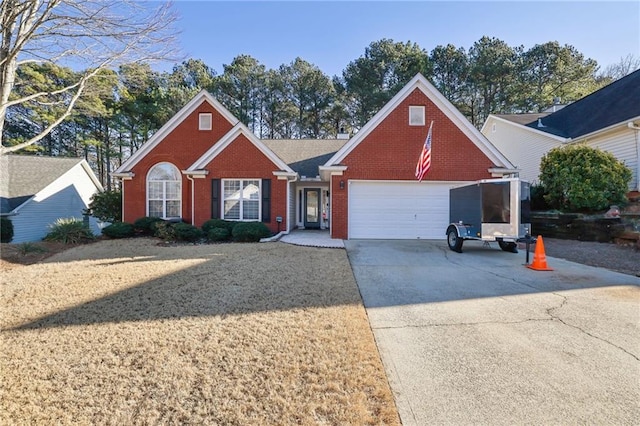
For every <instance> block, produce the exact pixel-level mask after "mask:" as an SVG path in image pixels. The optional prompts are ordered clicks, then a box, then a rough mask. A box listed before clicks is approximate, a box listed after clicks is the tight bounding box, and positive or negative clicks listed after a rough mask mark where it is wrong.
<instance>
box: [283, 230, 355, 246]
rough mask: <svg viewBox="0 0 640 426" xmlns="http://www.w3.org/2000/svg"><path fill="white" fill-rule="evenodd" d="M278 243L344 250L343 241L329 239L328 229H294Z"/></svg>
mask: <svg viewBox="0 0 640 426" xmlns="http://www.w3.org/2000/svg"><path fill="white" fill-rule="evenodd" d="M280 241H282V242H283V243H287V244H295V245H298V246H309V247H328V248H344V242H343V240H339V239H333V238H331V234H330V233H329V230H328V229H326V230H325V229H321V230H319V229H294V230H293V231H291V232H290V233H288V234H287V235H283V236H282V237H281V238H280Z"/></svg>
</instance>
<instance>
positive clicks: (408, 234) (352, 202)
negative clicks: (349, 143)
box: [349, 181, 454, 239]
mask: <svg viewBox="0 0 640 426" xmlns="http://www.w3.org/2000/svg"><path fill="white" fill-rule="evenodd" d="M451 186H454V185H453V183H442V182H441V183H430V182H397V181H396V182H380V181H378V182H374V181H350V182H349V238H379V239H416V238H422V239H444V238H445V235H444V233H445V230H446V227H447V225H448V223H449V188H450V187H451Z"/></svg>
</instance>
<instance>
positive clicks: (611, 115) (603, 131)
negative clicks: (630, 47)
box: [481, 70, 640, 190]
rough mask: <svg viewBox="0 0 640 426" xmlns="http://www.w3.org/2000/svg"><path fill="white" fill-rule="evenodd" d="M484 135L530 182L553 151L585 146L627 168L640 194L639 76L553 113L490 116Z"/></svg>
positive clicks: (639, 73) (631, 182)
mask: <svg viewBox="0 0 640 426" xmlns="http://www.w3.org/2000/svg"><path fill="white" fill-rule="evenodd" d="M481 132H482V134H483V135H485V136H486V137H487V139H489V140H490V141H491V143H492V144H493V145H494V146H495V147H496V148H498V149H499V150H500V151H501V152H502V153H503V154H504V155H505V156H506V157H507V158H508V159H509V160H510V161H511V162H512V163H513V164H514V166H516V167H518V168H519V169H521V172H520V177H522V178H523V179H526V180H528V181H530V182H537V181H538V176H539V175H540V160H541V159H542V156H543V155H544V154H546V153H547V152H548V151H549V150H550V149H552V148H555V147H559V146H562V145H568V144H586V145H588V146H591V147H593V148H599V149H601V150H603V151H607V152H610V153H612V154H613V155H614V156H615V157H616V158H617V159H618V160H620V161H622V162H624V164H625V165H626V166H627V167H629V168H630V169H631V171H632V172H633V178H632V179H631V181H630V182H629V189H630V190H640V70H638V71H635V72H633V73H631V74H629V75H627V76H626V77H623V78H621V79H619V80H617V81H615V82H613V83H611V84H609V85H608V86H606V87H603V88H602V89H600V90H598V91H596V92H594V93H592V94H590V95H588V96H586V97H584V98H582V99H580V100H578V101H576V102H574V103H572V104H570V105H568V106H566V107H564V108H562V109H560V110H558V111H556V112H553V113H541V114H492V115H489V117H488V118H487V120H486V121H485V123H484V125H483V126H482V130H481Z"/></svg>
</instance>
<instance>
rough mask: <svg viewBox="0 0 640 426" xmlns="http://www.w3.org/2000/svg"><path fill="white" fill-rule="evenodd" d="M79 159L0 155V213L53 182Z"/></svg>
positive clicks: (14, 206) (5, 211)
mask: <svg viewBox="0 0 640 426" xmlns="http://www.w3.org/2000/svg"><path fill="white" fill-rule="evenodd" d="M81 161H82V159H81V158H59V157H40V156H33V155H2V156H0V213H9V212H11V211H12V210H14V209H15V208H17V207H19V206H20V205H21V204H23V203H24V202H25V201H27V200H29V199H30V198H31V197H33V196H34V195H35V194H37V193H38V192H40V191H41V190H43V189H44V188H45V187H46V186H47V185H49V184H50V183H52V182H54V181H55V180H56V179H58V178H59V177H60V176H62V175H63V174H64V173H66V172H67V171H69V170H70V169H71V168H72V167H73V166H75V165H76V164H78V163H80V162H81Z"/></svg>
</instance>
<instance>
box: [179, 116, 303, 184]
mask: <svg viewBox="0 0 640 426" xmlns="http://www.w3.org/2000/svg"><path fill="white" fill-rule="evenodd" d="M240 135H244V136H245V137H246V138H247V139H248V140H249V142H251V143H252V144H253V145H254V146H255V147H256V148H258V150H260V152H262V153H263V154H264V155H265V157H267V158H268V159H269V160H271V162H272V163H273V164H274V165H275V166H276V167H278V169H279V170H283V171H286V172H289V173H295V172H294V171H293V170H292V169H291V168H290V167H289V166H288V165H287V164H286V163H285V162H284V161H283V160H282V159H281V158H280V157H278V156H277V155H276V154H275V153H274V152H273V151H271V150H270V149H269V148H268V147H267V146H266V145H265V144H264V143H262V141H260V139H258V138H257V137H256V135H254V134H253V133H252V132H251V131H250V130H249V129H247V126H245V125H244V124H242V123H237V124H236V125H235V126H234V127H233V128H232V129H231V130H229V131H228V132H227V134H226V135H224V136H223V137H222V138H221V139H220V140H219V141H218V142H216V143H215V144H214V145H213V146H212V147H211V148H209V149H208V150H207V152H205V153H204V154H203V155H202V156H201V157H200V158H198V159H197V160H196V161H195V162H194V163H193V164H192V165H191V166H190V167H189V168H188V169H187V170H186V172H187V174H189V173H188V172H195V171H198V170H203V169H204V168H205V167H206V166H207V164H209V163H210V162H211V161H213V159H214V158H216V157H217V156H218V155H219V154H220V153H221V152H222V151H224V149H225V148H227V147H228V146H229V145H230V144H231V143H233V141H234V140H236V138H237V137H238V136H240Z"/></svg>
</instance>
